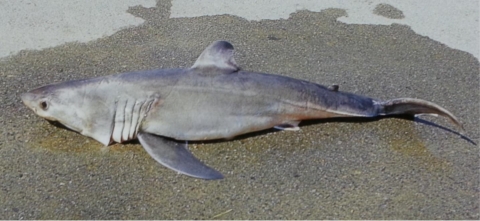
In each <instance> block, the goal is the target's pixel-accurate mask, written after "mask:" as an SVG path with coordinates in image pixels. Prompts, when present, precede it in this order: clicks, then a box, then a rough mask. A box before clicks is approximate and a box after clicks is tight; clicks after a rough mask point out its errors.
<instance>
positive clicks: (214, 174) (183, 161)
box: [137, 132, 223, 180]
mask: <svg viewBox="0 0 480 221" xmlns="http://www.w3.org/2000/svg"><path fill="white" fill-rule="evenodd" d="M137 137H138V140H139V141H140V143H141V144H142V146H143V148H145V150H146V151H147V153H148V154H149V155H150V156H151V157H152V158H153V159H155V160H156V161H157V162H159V163H160V164H162V165H163V166H166V167H168V168H170V169H172V170H175V171H177V172H179V173H182V174H185V175H188V176H192V177H196V178H201V179H207V180H215V179H222V178H223V175H222V174H221V173H220V172H218V171H216V170H214V169H212V168H210V167H208V166H207V165H205V164H204V163H202V162H201V161H200V160H198V159H197V158H196V157H195V156H193V154H192V153H190V151H189V150H188V147H187V143H186V142H180V141H176V140H172V139H168V138H165V137H161V136H157V135H153V134H149V133H144V132H140V133H138V135H137Z"/></svg>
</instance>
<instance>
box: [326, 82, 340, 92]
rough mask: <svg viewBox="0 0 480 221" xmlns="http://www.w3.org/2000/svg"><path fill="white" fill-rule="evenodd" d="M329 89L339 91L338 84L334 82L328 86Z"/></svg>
mask: <svg viewBox="0 0 480 221" xmlns="http://www.w3.org/2000/svg"><path fill="white" fill-rule="evenodd" d="M327 88H328V90H331V91H338V88H339V87H338V85H337V84H332V85H330V86H328V87H327Z"/></svg>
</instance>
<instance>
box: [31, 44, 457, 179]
mask: <svg viewBox="0 0 480 221" xmlns="http://www.w3.org/2000/svg"><path fill="white" fill-rule="evenodd" d="M22 100H23V101H24V103H25V104H26V105H27V106H29V107H30V108H31V109H33V110H34V111H35V112H36V113H37V114H38V115H40V116H42V117H45V118H47V119H50V120H56V121H59V122H60V123H62V124H64V125H65V126H67V127H69V128H71V129H72V130H75V131H78V132H80V133H81V134H83V135H86V136H89V137H92V138H94V139H96V140H98V141H99V142H101V143H103V144H104V145H108V144H110V143H112V142H124V141H128V140H132V139H136V138H137V137H138V138H139V140H140V143H141V144H142V145H143V146H144V147H145V149H146V150H147V152H148V153H149V154H150V155H151V156H152V157H153V158H154V159H156V160H157V161H158V162H160V163H161V164H163V165H165V166H167V167H169V168H171V169H174V170H176V171H178V172H181V173H184V174H187V175H190V176H194V177H198V178H204V179H217V178H221V177H222V175H221V174H220V173H218V172H217V171H215V170H213V169H211V168H209V167H207V166H205V165H204V164H202V163H201V162H200V161H198V160H197V159H196V158H195V157H193V155H191V154H190V152H189V151H188V149H187V146H186V143H185V141H195V140H212V139H222V138H232V137H235V136H237V135H240V134H245V133H249V132H253V131H259V130H264V129H268V128H272V127H276V128H280V129H297V128H298V127H297V125H298V123H299V122H300V121H302V120H308V119H321V118H331V117H375V116H379V115H395V114H412V115H414V114H424V113H430V114H439V115H443V116H446V117H448V118H449V119H451V120H452V121H453V122H454V123H455V124H457V125H460V124H459V123H458V121H457V119H456V118H455V117H454V116H453V115H452V114H451V113H449V112H448V111H447V110H445V109H443V108H442V107H440V106H438V105H436V104H433V103H430V102H427V101H423V100H419V99H410V98H404V99H395V100H390V101H386V102H381V101H377V100H374V99H371V98H368V97H363V96H359V95H354V94H350V93H345V92H341V91H338V86H335V85H334V86H331V87H324V86H321V85H318V84H315V83H311V82H307V81H303V80H298V79H293V78H289V77H283V76H278V75H272V74H263V73H254V72H244V71H240V70H239V68H238V67H237V65H236V63H235V60H234V58H233V46H232V45H231V44H230V43H228V42H224V41H218V42H214V43H213V44H211V45H210V46H209V47H208V48H207V49H205V51H204V52H203V53H202V54H201V55H200V57H199V59H198V60H197V61H196V62H195V64H194V65H193V66H192V67H191V68H188V69H158V70H151V71H141V72H130V73H123V74H118V75H111V76H105V77H99V78H92V79H86V80H76V81H69V82H64V83H60V84H54V85H47V86H44V87H41V88H38V89H34V90H32V91H30V92H28V93H25V94H24V95H22Z"/></svg>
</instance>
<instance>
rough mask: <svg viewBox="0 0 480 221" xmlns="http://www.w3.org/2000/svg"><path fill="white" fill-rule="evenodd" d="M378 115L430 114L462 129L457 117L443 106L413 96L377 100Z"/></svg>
mask: <svg viewBox="0 0 480 221" xmlns="http://www.w3.org/2000/svg"><path fill="white" fill-rule="evenodd" d="M376 105H378V107H379V109H378V111H379V113H378V114H379V115H404V114H406V115H421V114H431V115H435V116H438V115H440V116H443V117H446V118H448V119H450V121H452V122H453V123H454V124H455V125H457V126H458V127H460V128H461V129H462V130H463V126H462V124H460V122H458V119H457V118H456V117H455V116H454V115H453V114H452V113H450V112H449V111H448V110H446V109H445V108H443V107H440V106H439V105H437V104H434V103H432V102H429V101H425V100H420V99H414V98H398V99H392V100H388V101H384V102H377V103H376Z"/></svg>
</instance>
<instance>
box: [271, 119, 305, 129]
mask: <svg viewBox="0 0 480 221" xmlns="http://www.w3.org/2000/svg"><path fill="white" fill-rule="evenodd" d="M299 123H300V121H288V122H285V123H283V124H279V125H277V126H274V127H273V128H275V129H277V130H289V131H298V130H300V127H298V124H299Z"/></svg>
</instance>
